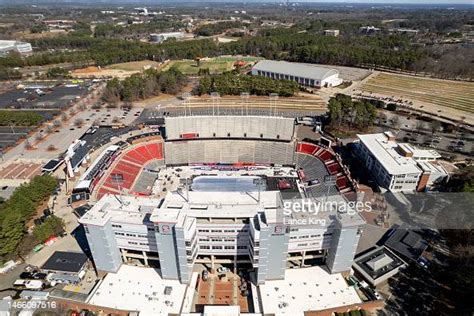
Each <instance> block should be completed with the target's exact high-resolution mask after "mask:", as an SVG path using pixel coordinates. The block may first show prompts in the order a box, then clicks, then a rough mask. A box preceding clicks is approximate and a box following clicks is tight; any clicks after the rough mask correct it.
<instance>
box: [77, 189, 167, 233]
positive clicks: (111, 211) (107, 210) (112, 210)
mask: <svg viewBox="0 0 474 316" xmlns="http://www.w3.org/2000/svg"><path fill="white" fill-rule="evenodd" d="M160 201H161V200H160V199H152V198H146V197H135V196H123V195H113V194H106V195H104V196H103V197H102V198H101V199H100V200H99V201H97V203H96V204H95V205H94V206H93V207H92V208H91V209H90V210H89V211H88V212H87V213H85V214H84V215H83V216H82V217H81V218H80V220H79V222H80V223H81V224H88V225H98V226H103V225H105V223H107V221H108V220H110V219H114V221H116V222H124V223H136V224H142V223H145V222H148V221H149V220H148V219H149V216H150V214H151V213H152V211H153V209H155V208H156V207H158V205H159V204H160Z"/></svg>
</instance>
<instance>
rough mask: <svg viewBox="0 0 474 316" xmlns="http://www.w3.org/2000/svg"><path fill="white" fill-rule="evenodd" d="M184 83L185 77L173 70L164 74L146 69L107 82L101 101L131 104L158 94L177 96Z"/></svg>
mask: <svg viewBox="0 0 474 316" xmlns="http://www.w3.org/2000/svg"><path fill="white" fill-rule="evenodd" d="M186 81H187V80H186V77H185V76H184V75H183V74H182V73H181V72H179V71H178V70H176V69H175V68H171V69H170V70H168V71H164V72H158V71H156V70H155V69H148V70H145V71H144V72H143V73H141V74H134V75H132V76H130V77H128V78H126V79H124V80H122V81H120V80H118V79H117V78H115V79H112V80H110V81H108V82H107V87H106V89H105V91H104V94H103V99H104V101H107V102H111V103H115V102H118V101H126V102H131V101H137V100H142V99H146V98H149V97H151V96H155V95H159V94H160V93H169V94H177V93H178V92H179V91H180V90H181V88H182V87H183V86H184V85H185V84H186Z"/></svg>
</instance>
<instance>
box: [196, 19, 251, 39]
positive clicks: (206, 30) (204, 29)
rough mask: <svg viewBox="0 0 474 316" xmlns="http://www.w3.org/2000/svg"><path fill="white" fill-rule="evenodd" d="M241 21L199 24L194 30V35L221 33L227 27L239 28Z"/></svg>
mask: <svg viewBox="0 0 474 316" xmlns="http://www.w3.org/2000/svg"><path fill="white" fill-rule="evenodd" d="M241 27H242V23H240V22H230V21H229V22H218V23H210V24H205V25H203V26H200V27H199V28H198V29H197V30H196V35H200V36H212V35H216V34H221V33H223V32H224V31H225V30H227V29H231V28H241Z"/></svg>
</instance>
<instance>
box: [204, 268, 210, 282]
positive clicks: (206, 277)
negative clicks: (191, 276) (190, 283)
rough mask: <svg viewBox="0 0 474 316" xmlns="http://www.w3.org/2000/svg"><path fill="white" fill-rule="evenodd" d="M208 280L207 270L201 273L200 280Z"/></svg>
mask: <svg viewBox="0 0 474 316" xmlns="http://www.w3.org/2000/svg"><path fill="white" fill-rule="evenodd" d="M208 278H209V272H208V271H207V270H204V271H202V280H203V281H207V279H208Z"/></svg>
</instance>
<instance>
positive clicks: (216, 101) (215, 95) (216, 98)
mask: <svg viewBox="0 0 474 316" xmlns="http://www.w3.org/2000/svg"><path fill="white" fill-rule="evenodd" d="M219 98H220V96H219V93H218V92H211V99H212V115H215V110H214V109H215V107H216V104H217V115H219Z"/></svg>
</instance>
